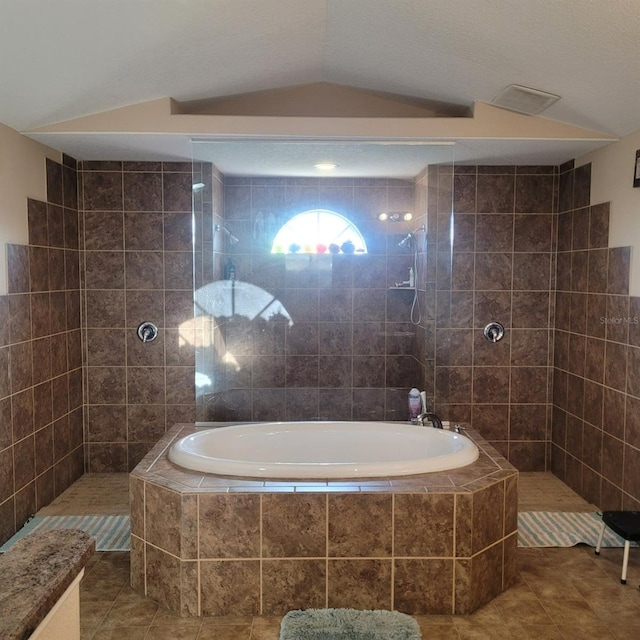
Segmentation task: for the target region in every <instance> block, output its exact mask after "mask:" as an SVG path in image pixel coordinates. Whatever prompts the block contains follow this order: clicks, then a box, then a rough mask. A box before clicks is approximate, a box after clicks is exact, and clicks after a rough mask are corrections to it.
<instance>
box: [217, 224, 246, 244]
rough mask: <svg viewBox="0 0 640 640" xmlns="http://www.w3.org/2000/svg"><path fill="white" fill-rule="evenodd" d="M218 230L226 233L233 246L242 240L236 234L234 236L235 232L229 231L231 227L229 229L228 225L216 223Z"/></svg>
mask: <svg viewBox="0 0 640 640" xmlns="http://www.w3.org/2000/svg"><path fill="white" fill-rule="evenodd" d="M216 231H222V232H223V233H226V234H227V238H229V244H230V245H231V246H233V245H234V244H238V242H240V240H239V239H238V238H236V236H234V235H233V233H231V231H229V229H227V228H226V227H223V226H222V225H221V224H217V225H216Z"/></svg>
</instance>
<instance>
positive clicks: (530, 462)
mask: <svg viewBox="0 0 640 640" xmlns="http://www.w3.org/2000/svg"><path fill="white" fill-rule="evenodd" d="M450 173H451V172H450V170H449V171H441V172H440V173H439V175H438V178H437V184H435V185H433V186H434V189H436V191H437V192H438V193H437V194H436V195H437V198H438V203H440V201H442V204H438V205H437V208H438V216H437V220H438V239H437V240H438V244H437V248H438V253H437V289H438V290H437V298H436V304H437V309H436V322H437V329H436V367H435V394H436V410H437V411H438V412H439V413H440V414H441V415H442V417H444V418H448V419H450V420H455V421H470V422H471V423H472V424H473V426H474V428H476V429H477V430H478V431H479V432H480V433H481V434H482V435H483V437H485V438H486V439H487V440H489V441H490V442H491V444H493V445H494V446H495V447H496V449H498V451H500V452H501V453H502V454H503V455H504V456H505V457H506V458H508V460H509V461H510V462H511V463H512V464H514V465H515V466H516V467H517V468H518V469H520V470H522V471H539V470H544V469H545V468H546V467H545V465H546V459H547V446H548V428H549V413H550V403H551V396H550V382H551V368H550V365H551V353H552V350H551V347H552V328H553V318H552V309H553V296H552V291H553V286H554V284H553V275H554V273H555V268H554V258H555V254H554V252H555V243H554V238H555V218H556V216H554V215H553V214H554V211H555V194H556V190H557V180H558V175H557V168H556V167H530V166H527V167H520V166H498V167H494V166H458V167H456V168H455V176H454V177H453V184H452V176H451V175H448V174H450ZM451 190H453V194H454V206H453V210H454V230H453V232H454V240H453V254H452V250H451V241H450V215H451V214H450V211H448V210H447V209H446V206H444V205H446V203H447V202H448V200H449V196H448V194H449V193H450V192H451ZM492 321H497V322H500V323H501V324H503V325H504V327H505V330H506V333H505V337H504V339H503V340H502V341H501V342H499V343H497V344H492V343H490V342H488V341H486V340H485V338H484V337H483V334H482V329H483V327H484V326H485V325H486V324H488V323H489V322H492Z"/></svg>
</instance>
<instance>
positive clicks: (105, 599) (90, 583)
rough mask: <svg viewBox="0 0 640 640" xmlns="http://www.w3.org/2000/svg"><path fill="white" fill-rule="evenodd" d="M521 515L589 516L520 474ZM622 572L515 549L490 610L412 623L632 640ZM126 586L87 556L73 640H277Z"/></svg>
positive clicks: (117, 493) (123, 560)
mask: <svg viewBox="0 0 640 640" xmlns="http://www.w3.org/2000/svg"><path fill="white" fill-rule="evenodd" d="M96 487H99V488H97V489H96ZM126 487H127V482H126V475H124V474H123V475H122V477H121V478H114V477H108V478H105V477H104V475H101V476H97V477H95V478H93V477H91V476H84V477H83V478H81V479H80V480H79V481H78V482H77V483H75V484H74V486H73V487H71V488H70V490H69V491H70V492H72V493H73V495H72V494H67V495H65V494H63V495H62V496H60V498H58V500H56V503H54V504H52V505H50V507H48V508H47V509H48V513H47V515H55V514H56V513H61V511H57V509H75V511H76V512H80V513H96V509H101V510H100V511H97V512H98V513H111V512H114V511H110V510H117V509H122V508H123V505H124V507H125V508H126V505H127V498H128V496H127V490H126ZM101 496H102V498H103V499H104V500H103V503H104V505H105V506H103V505H101ZM72 504H73V505H74V506H73V507H72V506H71V505H72ZM520 510H557V511H561V510H566V511H586V510H589V511H591V510H596V509H595V507H594V506H593V505H589V504H588V503H587V502H585V501H584V500H582V499H581V498H580V497H579V496H577V495H576V494H575V493H573V491H571V489H569V488H568V487H566V486H565V485H564V484H562V482H560V481H559V480H558V479H557V478H555V477H554V476H552V475H551V474H544V473H523V474H521V476H520ZM115 512H116V513H121V512H122V511H115ZM64 513H71V511H64ZM41 515H42V513H41ZM621 567H622V549H604V550H603V551H602V555H601V556H600V557H596V556H594V554H593V549H592V548H590V547H585V546H578V547H573V548H570V549H520V550H519V551H518V572H519V576H518V582H517V584H516V585H515V586H514V587H512V588H511V589H509V591H507V592H505V593H503V594H502V595H501V596H499V597H498V598H496V599H495V600H493V602H491V603H489V604H488V605H487V606H485V607H483V608H482V609H480V610H479V611H477V612H476V613H474V614H472V615H469V616H416V619H417V620H418V622H419V624H420V627H421V629H422V636H423V638H424V639H425V640H512V639H516V638H517V639H519V640H520V639H521V640H529V639H531V640H534V639H535V640H561V639H562V640H564V639H571V640H605V639H606V640H638V639H639V638H640V590H639V589H638V584H639V583H640V552H639V551H638V550H632V552H631V561H630V565H629V574H628V583H627V585H626V586H623V585H621V584H620V570H621ZM128 581H129V555H128V554H127V553H120V552H118V553H96V554H95V555H94V557H93V558H92V561H91V563H90V564H89V566H88V567H87V572H86V576H85V579H84V580H83V582H82V584H81V624H82V640H116V639H118V640H121V639H126V640H169V639H171V640H277V638H278V630H279V623H280V619H279V618H272V617H254V618H251V617H247V618H204V619H181V618H178V617H176V616H173V615H171V614H169V613H167V612H166V611H164V610H163V609H161V608H160V607H158V606H157V605H156V604H154V603H153V602H152V601H150V600H149V599H147V598H144V597H142V596H140V595H138V594H137V593H135V592H134V591H132V590H131V589H130V588H129V586H128Z"/></svg>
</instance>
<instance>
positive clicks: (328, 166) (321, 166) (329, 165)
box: [313, 162, 338, 171]
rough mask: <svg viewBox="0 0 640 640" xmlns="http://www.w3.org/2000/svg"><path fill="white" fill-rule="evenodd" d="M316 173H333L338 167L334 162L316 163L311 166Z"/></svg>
mask: <svg viewBox="0 0 640 640" xmlns="http://www.w3.org/2000/svg"><path fill="white" fill-rule="evenodd" d="M313 166H314V167H315V168H316V169H318V171H333V170H334V169H337V167H338V165H337V164H336V163H335V162H318V163H317V164H314V165H313Z"/></svg>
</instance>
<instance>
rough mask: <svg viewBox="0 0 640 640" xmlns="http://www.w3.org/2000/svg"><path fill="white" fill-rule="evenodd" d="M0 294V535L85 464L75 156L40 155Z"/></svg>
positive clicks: (18, 523) (12, 530)
mask: <svg viewBox="0 0 640 640" xmlns="http://www.w3.org/2000/svg"><path fill="white" fill-rule="evenodd" d="M46 179H47V201H46V202H40V201H36V200H29V201H28V203H27V207H28V229H29V246H22V245H8V251H7V254H8V277H9V287H8V294H7V295H4V296H0V541H5V540H6V539H8V538H9V537H11V536H12V535H13V534H14V533H15V531H16V530H17V529H19V528H20V527H21V526H22V525H23V524H24V522H25V521H26V520H27V519H28V517H29V516H30V515H32V514H33V513H35V512H36V511H37V510H38V509H39V508H41V507H43V506H46V505H47V504H49V503H50V502H51V501H52V500H53V499H54V498H55V497H57V496H58V495H59V494H60V493H62V491H64V490H65V489H66V488H67V487H68V486H69V485H70V484H71V483H72V482H73V481H74V480H76V479H77V478H78V477H79V476H80V475H82V473H83V447H82V444H83V417H82V405H83V399H82V350H81V335H80V334H81V330H80V269H79V267H80V251H79V237H78V200H77V171H76V162H75V161H74V160H73V159H72V158H69V157H67V156H65V157H64V159H63V163H62V164H60V163H57V162H53V161H51V160H47V164H46Z"/></svg>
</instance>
